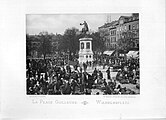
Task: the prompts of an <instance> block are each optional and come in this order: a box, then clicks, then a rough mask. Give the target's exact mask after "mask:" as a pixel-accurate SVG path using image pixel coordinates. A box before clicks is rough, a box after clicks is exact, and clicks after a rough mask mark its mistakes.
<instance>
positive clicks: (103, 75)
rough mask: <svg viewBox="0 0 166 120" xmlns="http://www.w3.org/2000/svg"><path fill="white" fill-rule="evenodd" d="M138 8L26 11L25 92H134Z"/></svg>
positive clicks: (136, 90) (136, 89)
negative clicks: (89, 11) (90, 11)
mask: <svg viewBox="0 0 166 120" xmlns="http://www.w3.org/2000/svg"><path fill="white" fill-rule="evenodd" d="M139 60H140V57H139V13H107V14H106V13H103V14H26V94H27V95H139V94H140V62H139Z"/></svg>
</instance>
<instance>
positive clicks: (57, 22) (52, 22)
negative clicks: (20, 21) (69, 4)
mask: <svg viewBox="0 0 166 120" xmlns="http://www.w3.org/2000/svg"><path fill="white" fill-rule="evenodd" d="M130 15H131V14H130V13H125V14H115V13H114V14H45V15H44V14H42V15H40V14H38V15H35V14H30V15H27V16H26V29H27V30H26V32H27V33H28V34H39V32H42V31H47V32H49V33H54V34H56V33H58V34H63V33H64V31H65V29H67V28H72V27H76V28H78V29H79V30H81V28H82V26H80V23H83V21H86V22H87V23H88V26H89V29H90V30H92V31H97V30H98V27H100V26H102V25H103V24H104V23H106V22H107V19H108V18H111V21H114V20H118V18H119V17H120V16H130ZM108 16H110V17H108Z"/></svg>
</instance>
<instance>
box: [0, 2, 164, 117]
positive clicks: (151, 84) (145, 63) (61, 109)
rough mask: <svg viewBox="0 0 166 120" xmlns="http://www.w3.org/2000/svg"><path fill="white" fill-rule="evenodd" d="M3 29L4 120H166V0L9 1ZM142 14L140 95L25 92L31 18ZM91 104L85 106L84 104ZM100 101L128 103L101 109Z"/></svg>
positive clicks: (0, 42) (4, 9)
mask: <svg viewBox="0 0 166 120" xmlns="http://www.w3.org/2000/svg"><path fill="white" fill-rule="evenodd" d="M1 3H2V4H1V7H0V10H1V11H2V14H1V19H0V24H1V30H2V29H3V35H2V39H1V40H0V53H1V56H2V59H1V71H0V72H1V75H0V80H1V86H0V87H1V106H0V107H1V109H0V110H1V111H0V112H1V113H0V114H1V115H2V117H3V118H15V119H19V118H20V119H22V118H49V119H51V118H53V119H60V118H62V119H95V120H96V119H129V118H137V119H141V118H164V117H166V114H165V111H166V102H165V98H166V96H165V93H166V86H165V85H166V81H165V78H166V77H165V12H164V9H165V1H164V0H160V1H159V0H125V1H123V0H116V1H115V0H104V1H102V0H98V1H96V0H84V1H81V0H70V1H69V0H61V1H57V0H56V1H55V0H54V1H53V0H48V1H46V0H36V1H34V0H27V1H26V0H22V1H21V0H13V1H9V0H6V1H5V0H4V1H1ZM134 12H138V13H139V15H140V25H139V26H140V63H141V66H140V69H141V73H140V74H141V80H140V81H141V91H140V93H141V94H140V95H137V96H135V97H133V98H131V97H128V98H126V97H123V96H122V97H120V98H114V97H108V98H105V97H104V96H40V97H38V96H37V97H36V96H33V97H30V96H27V95H26V92H25V88H26V87H25V85H26V84H25V76H26V75H25V62H26V61H25V60H26V56H25V50H26V44H25V43H26V42H25V34H26V21H25V18H26V16H25V15H26V14H63V13H78V14H79V13H134ZM38 99H42V100H46V101H55V100H57V99H58V100H62V101H70V100H73V101H78V104H76V105H73V104H51V105H50V104H32V100H38ZM84 100H85V101H87V102H88V104H87V105H83V104H81V103H80V101H84ZM96 100H107V101H127V103H129V104H118V105H117V104H112V105H110V104H106V105H103V104H101V105H99V104H98V105H96V103H95V102H96Z"/></svg>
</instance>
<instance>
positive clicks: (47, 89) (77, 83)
mask: <svg viewBox="0 0 166 120" xmlns="http://www.w3.org/2000/svg"><path fill="white" fill-rule="evenodd" d="M64 61H65V60H63V59H59V60H57V59H46V60H43V59H27V62H26V63H27V65H26V69H27V71H26V72H27V73H26V75H27V76H26V78H27V80H26V82H27V84H26V85H27V86H26V88H27V90H26V91H27V94H28V95H82V94H87V95H90V94H96V95H98V94H99V92H97V93H92V90H93V89H99V90H100V91H102V93H103V94H105V95H107V94H136V93H135V92H134V91H132V90H131V89H128V88H126V87H122V86H121V85H120V84H117V81H119V82H120V83H122V84H123V83H132V84H136V83H137V81H138V79H139V60H138V59H130V60H127V61H123V62H122V63H121V64H122V66H123V67H122V68H121V69H119V71H118V73H117V76H116V78H115V79H112V77H111V74H110V73H111V69H110V67H108V69H107V70H106V71H105V72H106V73H107V78H104V77H103V73H102V71H101V70H99V69H97V68H95V67H94V70H93V72H92V73H91V74H90V73H88V72H87V71H86V68H87V66H91V63H83V66H79V64H76V65H74V66H71V65H69V64H65V62H64ZM108 81H109V82H108Z"/></svg>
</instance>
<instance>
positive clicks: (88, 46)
mask: <svg viewBox="0 0 166 120" xmlns="http://www.w3.org/2000/svg"><path fill="white" fill-rule="evenodd" d="M81 49H84V43H81ZM86 49H90V42H87V43H86Z"/></svg>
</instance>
